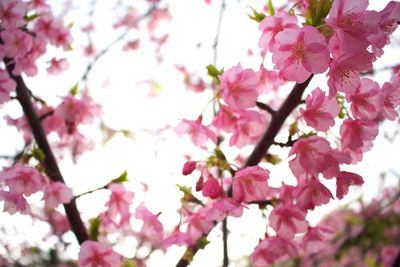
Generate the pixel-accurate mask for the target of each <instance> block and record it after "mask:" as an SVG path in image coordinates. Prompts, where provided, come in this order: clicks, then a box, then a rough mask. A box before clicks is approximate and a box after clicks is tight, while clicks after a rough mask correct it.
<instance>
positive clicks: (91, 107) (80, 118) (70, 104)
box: [54, 94, 100, 137]
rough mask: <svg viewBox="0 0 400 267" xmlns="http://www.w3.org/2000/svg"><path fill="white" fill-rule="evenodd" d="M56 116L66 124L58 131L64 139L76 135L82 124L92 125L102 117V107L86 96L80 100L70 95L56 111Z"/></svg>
mask: <svg viewBox="0 0 400 267" xmlns="http://www.w3.org/2000/svg"><path fill="white" fill-rule="evenodd" d="M54 115H55V116H58V117H59V118H60V119H62V120H63V121H64V123H65V126H64V127H59V129H58V130H57V132H58V134H59V135H60V137H62V136H64V135H66V134H67V135H72V134H75V133H76V132H77V127H78V125H80V124H88V123H91V122H92V121H93V119H94V118H95V117H96V116H98V115H100V106H99V105H98V104H96V103H94V102H93V100H92V99H91V98H90V97H89V96H88V95H86V94H85V95H83V96H82V98H80V99H78V98H77V97H75V96H73V95H68V96H67V97H66V98H65V99H64V101H63V102H62V103H61V104H60V105H59V106H58V107H57V108H56V109H55V111H54Z"/></svg>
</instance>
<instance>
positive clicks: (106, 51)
mask: <svg viewBox="0 0 400 267" xmlns="http://www.w3.org/2000/svg"><path fill="white" fill-rule="evenodd" d="M157 5H158V2H157V3H155V4H153V5H152V6H151V7H150V8H149V9H148V10H147V12H146V13H144V14H143V15H141V16H140V17H139V18H138V19H137V22H140V21H141V20H142V19H144V18H146V17H147V16H149V15H150V14H151V12H153V10H154V9H156V8H157ZM129 32H130V29H129V28H127V29H126V30H125V31H124V32H123V33H121V34H120V35H119V36H117V38H115V39H114V41H112V42H111V43H109V44H108V45H107V46H106V47H105V48H103V49H102V50H100V52H99V53H98V54H97V55H96V56H95V57H94V58H93V60H92V61H91V62H90V63H89V64H88V65H87V66H86V70H85V72H84V73H83V75H82V77H81V78H80V80H79V81H85V82H86V81H87V78H88V76H89V73H90V71H91V70H92V69H93V67H94V65H95V64H96V63H97V62H98V61H99V60H100V59H101V58H102V57H103V56H104V55H105V54H107V53H108V52H109V51H110V50H111V48H113V47H114V46H115V45H116V44H118V43H119V42H120V41H122V40H124V39H125V37H126V36H127V35H128V34H129ZM79 81H78V82H79Z"/></svg>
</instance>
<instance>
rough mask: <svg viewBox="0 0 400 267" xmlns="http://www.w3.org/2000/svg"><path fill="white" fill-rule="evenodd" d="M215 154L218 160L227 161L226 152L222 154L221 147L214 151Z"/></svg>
mask: <svg viewBox="0 0 400 267" xmlns="http://www.w3.org/2000/svg"><path fill="white" fill-rule="evenodd" d="M214 153H215V156H217V158H218V159H220V160H226V157H225V154H224V152H222V150H221V148H220V147H219V146H217V147H216V148H215V149H214Z"/></svg>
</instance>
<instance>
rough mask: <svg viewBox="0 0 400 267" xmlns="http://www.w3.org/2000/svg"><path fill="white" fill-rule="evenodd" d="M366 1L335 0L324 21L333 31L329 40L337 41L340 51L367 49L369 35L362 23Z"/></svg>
mask: <svg viewBox="0 0 400 267" xmlns="http://www.w3.org/2000/svg"><path fill="white" fill-rule="evenodd" d="M367 7H368V0H359V1H348V0H335V1H334V2H333V4H332V8H331V10H330V12H329V17H328V18H327V19H326V22H327V24H328V25H329V26H330V27H332V28H333V29H334V31H335V33H334V34H335V35H334V36H332V37H331V39H337V40H338V43H339V45H340V49H341V50H342V51H346V52H354V51H360V50H364V49H365V48H367V46H368V45H369V42H368V40H367V36H368V34H369V33H370V29H369V27H368V25H366V24H365V23H363V22H364V15H365V11H366V9H367Z"/></svg>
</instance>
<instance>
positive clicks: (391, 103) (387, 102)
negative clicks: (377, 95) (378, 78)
mask: <svg viewBox="0 0 400 267" xmlns="http://www.w3.org/2000/svg"><path fill="white" fill-rule="evenodd" d="M381 97H382V102H383V106H382V110H381V113H382V116H383V117H384V118H385V119H388V120H395V119H396V117H397V115H398V114H397V111H396V110H395V108H396V107H397V106H398V105H400V87H397V88H396V87H394V86H393V84H391V83H388V82H386V83H384V84H383V86H382V91H381Z"/></svg>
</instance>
